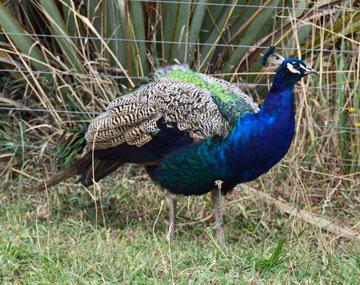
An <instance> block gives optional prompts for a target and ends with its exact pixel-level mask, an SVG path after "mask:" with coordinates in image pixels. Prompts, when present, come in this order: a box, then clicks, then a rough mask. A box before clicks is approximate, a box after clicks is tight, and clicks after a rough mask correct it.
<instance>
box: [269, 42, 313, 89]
mask: <svg viewBox="0 0 360 285" xmlns="http://www.w3.org/2000/svg"><path fill="white" fill-rule="evenodd" d="M274 50H275V47H270V48H269V49H268V51H267V52H266V53H265V55H264V56H263V58H262V63H263V65H265V64H266V63H267V62H268V61H270V62H271V63H275V64H276V65H279V67H278V69H277V71H276V76H275V78H277V79H278V81H284V82H289V83H291V85H293V84H295V83H296V82H297V81H299V80H300V79H301V78H303V77H304V76H306V75H308V74H312V73H315V74H317V71H316V70H315V69H313V68H311V67H309V66H307V65H306V63H305V62H303V61H302V60H300V59H297V58H287V59H285V58H284V57H282V56H281V55H279V54H277V53H274Z"/></svg>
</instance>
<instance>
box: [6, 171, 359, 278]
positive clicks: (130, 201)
mask: <svg viewBox="0 0 360 285" xmlns="http://www.w3.org/2000/svg"><path fill="white" fill-rule="evenodd" d="M105 184H106V185H102V187H101V190H102V193H101V195H100V193H99V192H97V193H90V192H86V191H84V189H83V188H81V187H79V186H71V185H70V184H65V185H64V184H63V185H61V186H58V187H55V188H53V189H51V190H50V191H49V192H48V193H41V194H35V195H29V194H24V193H22V192H21V191H12V192H11V191H8V190H6V189H4V191H2V193H1V194H0V203H1V204H0V205H1V208H0V283H1V284H19V283H25V284H119V283H125V284H172V283H176V284H269V283H270V284H358V281H359V280H360V279H359V278H360V251H359V249H360V246H359V244H356V243H355V242H349V241H345V240H339V239H335V238H334V236H333V235H331V234H328V233H326V232H321V231H320V230H319V229H317V228H316V227H313V226H309V225H306V224H304V223H302V222H300V221H297V220H296V219H294V218H290V217H289V216H286V215H284V214H281V213H280V212H278V211H277V210H276V209H274V208H271V207H269V206H267V205H264V204H261V203H260V202H257V201H253V200H254V199H251V197H247V196H246V195H244V194H243V193H240V192H239V191H237V192H233V193H232V194H230V195H229V197H227V198H226V199H225V202H224V219H225V231H226V238H227V247H226V248H220V247H219V246H218V245H217V243H216V241H215V231H214V229H213V217H212V211H211V202H210V198H209V197H207V196H204V197H200V198H190V199H185V198H184V199H182V200H180V202H179V203H178V204H179V207H180V209H179V213H178V217H177V221H178V237H177V241H176V242H175V243H171V244H170V243H169V242H167V240H166V229H167V205H166V203H165V202H164V197H163V194H162V193H161V192H160V191H158V189H156V187H154V186H153V185H152V184H151V183H150V182H149V181H148V180H147V179H144V178H143V177H137V178H134V179H127V178H123V179H116V180H115V179H113V180H111V179H108V180H107V181H106V183H105ZM70 189H71V191H70ZM99 189H100V188H99ZM99 189H98V190H99ZM139 189H143V190H140V191H139Z"/></svg>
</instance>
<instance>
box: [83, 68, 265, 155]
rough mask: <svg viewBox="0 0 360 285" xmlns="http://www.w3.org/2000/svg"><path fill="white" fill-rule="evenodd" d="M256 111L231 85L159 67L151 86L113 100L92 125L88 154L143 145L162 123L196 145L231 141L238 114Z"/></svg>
mask: <svg viewBox="0 0 360 285" xmlns="http://www.w3.org/2000/svg"><path fill="white" fill-rule="evenodd" d="M224 90H225V91H226V92H225V91H224ZM216 92H218V93H219V94H216ZM257 111H258V106H257V105H256V104H255V103H254V102H253V100H252V99H251V98H250V97H249V96H247V95H246V94H244V93H243V92H242V91H241V90H239V89H238V88H237V87H235V86H233V85H231V84H230V83H228V82H226V81H224V80H220V79H217V78H214V77H211V76H207V75H203V74H200V73H196V72H193V71H191V70H190V69H188V68H187V67H186V66H184V65H173V66H169V67H165V68H163V69H159V70H158V71H157V72H156V73H155V80H154V81H152V82H151V83H149V84H146V85H143V86H140V87H139V88H138V89H136V90H135V91H133V92H132V93H130V94H127V95H124V96H122V97H119V98H117V99H115V100H114V101H112V102H111V103H110V104H109V106H108V107H107V110H106V111H105V112H104V113H102V114H101V115H99V116H98V117H96V118H95V119H94V120H93V121H92V122H91V124H90V126H89V128H88V131H87V133H86V135H85V139H86V141H87V150H88V151H89V150H92V149H93V150H101V149H107V148H112V147H116V146H118V145H120V144H123V143H126V144H128V145H135V146H137V147H141V146H142V145H144V144H146V143H147V142H149V141H151V140H152V138H153V137H154V136H156V135H157V134H158V133H159V131H160V129H159V127H158V125H157V122H158V121H159V119H163V120H164V121H165V123H167V124H169V125H171V126H176V127H177V128H178V129H179V130H180V131H184V132H186V133H188V135H189V136H190V137H191V138H192V139H193V140H194V141H195V142H199V141H202V140H205V139H207V138H210V137H213V136H222V137H226V136H227V134H228V133H229V131H230V128H231V122H232V121H234V119H236V118H235V117H236V116H239V115H241V114H242V113H245V112H257ZM234 116H235V117H234ZM233 117H234V118H233Z"/></svg>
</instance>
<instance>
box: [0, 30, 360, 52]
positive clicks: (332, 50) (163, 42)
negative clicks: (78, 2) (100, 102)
mask: <svg viewBox="0 0 360 285" xmlns="http://www.w3.org/2000/svg"><path fill="white" fill-rule="evenodd" d="M0 35H4V36H30V37H40V38H66V39H82V40H101V41H105V42H107V41H119V42H134V43H149V44H171V45H189V46H210V47H213V46H216V47H228V48H247V49H249V48H252V49H253V48H254V49H265V50H266V49H268V48H270V46H268V45H244V44H226V43H204V42H188V41H164V40H155V39H154V40H146V39H130V38H116V37H97V36H78V35H51V34H38V33H18V32H6V33H5V32H0ZM276 49H278V50H284V51H307V52H308V51H312V52H336V53H349V54H358V53H359V52H358V51H355V50H347V49H343V50H341V49H336V48H334V49H319V48H301V47H299V48H294V47H283V46H277V47H276Z"/></svg>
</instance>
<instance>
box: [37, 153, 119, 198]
mask: <svg viewBox="0 0 360 285" xmlns="http://www.w3.org/2000/svg"><path fill="white" fill-rule="evenodd" d="M122 164H123V162H117V161H105V160H99V159H94V160H93V158H92V156H91V155H90V154H88V155H85V156H84V157H82V158H80V159H78V160H76V161H75V162H74V163H73V164H71V165H70V166H69V167H68V168H67V169H65V170H63V171H60V172H58V173H56V174H55V175H54V176H53V177H51V178H50V179H49V180H47V181H44V182H42V183H40V184H39V185H38V186H36V187H34V188H32V189H30V191H31V192H40V191H43V190H45V189H47V188H49V187H52V186H55V185H57V184H59V183H60V182H62V181H64V180H66V179H68V178H70V177H72V176H75V175H80V178H79V180H78V181H79V182H81V183H82V184H83V185H84V186H90V185H92V184H93V182H94V181H96V182H98V181H100V180H101V179H102V178H104V177H105V176H107V175H109V174H111V173H112V172H114V171H115V170H116V169H117V168H119V167H120V166H121V165H122Z"/></svg>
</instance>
